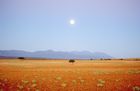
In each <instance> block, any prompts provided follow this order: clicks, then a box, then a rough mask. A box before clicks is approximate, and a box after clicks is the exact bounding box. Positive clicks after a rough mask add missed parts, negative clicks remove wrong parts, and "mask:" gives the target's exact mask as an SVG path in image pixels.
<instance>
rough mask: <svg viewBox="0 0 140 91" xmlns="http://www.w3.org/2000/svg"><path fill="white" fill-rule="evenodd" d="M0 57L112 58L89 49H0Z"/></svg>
mask: <svg viewBox="0 0 140 91" xmlns="http://www.w3.org/2000/svg"><path fill="white" fill-rule="evenodd" d="M0 57H32V58H50V59H91V58H92V59H100V58H112V57H111V56H110V55H108V54H106V53H102V52H89V51H71V52H66V51H54V50H46V51H35V52H28V51H22V50H0Z"/></svg>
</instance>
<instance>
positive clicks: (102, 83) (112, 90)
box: [0, 59, 140, 91]
mask: <svg viewBox="0 0 140 91" xmlns="http://www.w3.org/2000/svg"><path fill="white" fill-rule="evenodd" d="M0 91H140V61H123V60H110V61H107V60H105V61H101V60H100V61H99V60H97V61H94V60H92V61H91V60H84V61H83V60H76V62H75V63H73V64H72V63H69V62H68V60H20V59H0Z"/></svg>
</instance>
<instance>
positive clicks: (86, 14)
mask: <svg viewBox="0 0 140 91" xmlns="http://www.w3.org/2000/svg"><path fill="white" fill-rule="evenodd" d="M70 19H75V21H76V24H75V25H70V24H69V20H70ZM48 49H52V50H57V51H83V50H88V51H91V52H105V53H107V54H109V55H111V56H113V57H140V0H0V50H26V51H37V50H48Z"/></svg>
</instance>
